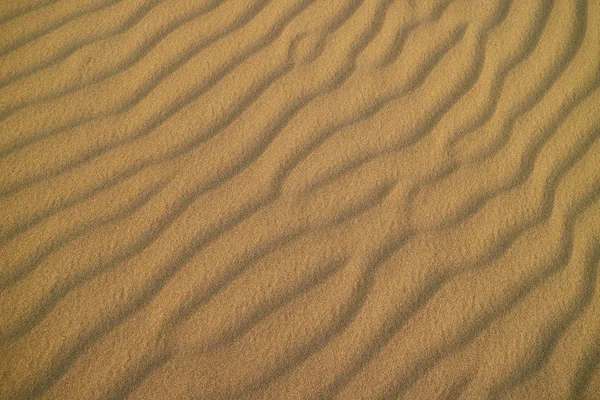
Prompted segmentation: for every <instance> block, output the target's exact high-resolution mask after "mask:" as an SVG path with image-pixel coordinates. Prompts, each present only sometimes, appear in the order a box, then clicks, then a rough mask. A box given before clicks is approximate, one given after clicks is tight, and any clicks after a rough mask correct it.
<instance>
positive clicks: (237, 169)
mask: <svg viewBox="0 0 600 400" xmlns="http://www.w3.org/2000/svg"><path fill="white" fill-rule="evenodd" d="M199 142H202V141H199ZM196 144H198V143H196ZM247 165H249V163H246V164H244V166H247ZM142 167H145V166H140V167H139V169H140V170H141V169H142ZM137 170H138V168H136V170H135V171H133V172H132V173H136V172H137ZM235 171H241V168H239V167H238V168H236V169H235ZM130 175H131V174H130V173H128V172H127V171H126V177H128V176H130ZM234 175H235V174H229V175H227V177H226V178H230V177H232V176H234ZM224 179H225V178H224ZM102 190H104V188H102ZM86 197H87V196H86ZM16 234H17V233H14V235H16Z"/></svg>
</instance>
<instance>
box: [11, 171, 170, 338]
mask: <svg viewBox="0 0 600 400" xmlns="http://www.w3.org/2000/svg"><path fill="white" fill-rule="evenodd" d="M171 180H172V177H170V178H166V179H162V180H159V181H158V183H157V184H154V185H149V186H148V187H146V188H145V190H142V191H141V193H140V195H139V196H138V197H137V198H133V199H129V202H128V204H125V205H124V206H122V207H121V208H120V209H119V210H117V211H116V212H113V213H112V214H109V215H104V216H101V217H100V218H96V219H95V220H92V221H88V222H86V224H85V225H84V226H82V227H79V228H75V229H72V230H71V231H70V232H67V233H65V234H63V235H61V236H60V237H59V238H58V240H55V241H54V242H53V243H50V244H47V245H46V246H43V248H42V249H41V250H38V251H37V252H36V253H35V254H34V255H33V256H32V257H31V258H30V259H28V260H25V261H23V262H22V263H20V265H21V266H20V267H19V268H17V269H16V270H17V272H15V273H13V274H12V275H11V276H10V277H9V278H8V279H5V280H4V281H0V293H2V292H4V291H5V290H6V289H8V288H9V287H11V286H13V285H15V284H16V283H17V282H19V281H21V280H23V279H24V278H25V277H26V276H27V275H29V274H30V273H31V272H33V270H35V269H37V267H38V266H39V265H40V263H41V262H43V261H44V260H46V259H47V258H48V257H49V256H50V255H52V254H54V253H55V252H56V251H58V250H59V249H62V248H64V247H65V246H67V245H68V244H69V243H71V242H73V241H74V240H76V239H77V238H79V237H81V236H83V235H86V234H88V233H90V232H93V231H94V230H96V229H99V228H102V227H104V226H106V225H108V224H110V223H112V222H114V221H118V220H119V219H122V218H124V217H127V216H129V215H131V214H134V213H135V212H136V211H138V210H139V209H140V208H142V207H143V206H144V205H145V204H147V203H148V202H149V201H150V200H152V199H153V198H154V197H156V196H157V195H158V194H159V193H160V192H162V190H163V189H164V188H165V187H166V186H167V185H168V184H169V182H170V181H171ZM3 335H4V333H0V344H1V343H2V337H3Z"/></svg>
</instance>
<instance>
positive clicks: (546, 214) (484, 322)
mask: <svg viewBox="0 0 600 400" xmlns="http://www.w3.org/2000/svg"><path fill="white" fill-rule="evenodd" d="M564 173H566V172H564V171H563V174H564ZM556 181H557V182H556V183H555V184H553V186H554V187H557V186H558V183H559V182H558V179H557V180H556ZM596 186H597V187H596V189H595V190H592V191H591V192H590V195H588V196H587V198H585V197H584V200H583V201H582V202H580V203H583V204H581V205H579V207H578V208H577V209H575V210H574V211H573V212H572V214H573V215H576V214H578V213H581V212H583V211H585V210H586V209H587V207H589V206H590V205H591V204H592V203H593V201H594V200H595V199H596V198H597V193H598V191H599V190H600V181H598V182H596ZM553 203H554V196H551V199H550V203H548V202H546V203H545V205H547V204H553ZM551 211H552V208H551V207H547V206H546V207H545V208H544V211H543V212H542V213H540V216H539V217H538V218H534V219H533V220H532V221H529V222H528V223H527V224H526V225H524V226H522V227H520V228H519V229H518V230H516V231H515V232H513V233H512V234H511V235H510V237H509V238H508V240H504V243H501V245H500V246H499V249H498V251H495V252H494V253H495V254H492V255H491V257H490V256H488V257H486V258H485V259H484V260H481V261H479V262H477V263H475V264H476V265H474V266H473V267H475V268H476V267H478V266H480V265H482V264H489V263H490V262H493V261H494V260H495V259H497V258H499V257H500V256H502V255H503V254H504V253H505V252H506V250H507V249H508V247H509V246H510V245H511V244H512V243H514V242H515V241H516V240H517V239H518V237H519V236H521V235H522V234H523V233H524V232H527V231H529V230H530V229H533V228H535V227H536V226H539V225H540V224H542V223H543V222H545V221H547V220H548V219H549V218H550V215H551ZM565 219H566V220H568V219H569V218H565ZM571 225H573V224H571ZM571 225H568V226H567V228H569V229H570V228H572V227H571ZM567 228H565V229H566V230H567V233H569V232H570V231H569V229H567ZM571 230H572V229H571ZM571 236H572V235H570V236H569V235H567V237H569V238H570V241H569V242H568V243H570V245H572V242H573V238H572V237H571ZM563 247H564V246H563ZM571 253H572V248H571V247H568V248H567V249H566V250H565V249H563V251H562V253H561V255H560V256H558V257H557V260H556V261H557V263H558V264H559V265H558V267H552V268H549V269H548V271H546V273H545V274H542V275H541V276H539V277H536V278H533V279H532V280H531V282H526V284H525V285H524V286H523V287H522V288H521V289H519V292H518V293H517V294H516V295H515V296H513V297H514V298H513V299H512V300H511V302H510V303H509V304H508V306H511V305H513V306H514V305H516V304H517V303H518V301H519V300H520V299H521V297H523V296H526V295H527V294H528V293H529V292H530V291H531V290H533V289H534V288H535V287H536V286H537V285H538V284H541V283H543V282H544V281H545V280H546V279H547V278H548V277H550V276H552V275H553V274H554V273H556V272H558V271H559V270H560V269H561V267H562V266H563V265H566V263H567V262H568V260H569V259H570V257H571ZM472 269H473V268H467V269H464V270H462V271H458V272H457V273H453V274H449V275H448V276H447V277H446V278H445V280H446V281H449V280H450V279H453V278H456V277H457V276H460V275H461V274H462V273H464V272H467V271H469V270H472ZM511 309H512V308H501V309H499V310H498V311H496V312H492V313H490V314H489V315H486V316H484V317H483V318H480V319H479V321H476V323H475V325H477V326H478V327H479V328H478V329H479V330H478V331H477V330H476V329H477V327H476V326H474V327H473V329H471V330H470V331H469V332H467V333H466V334H464V335H463V336H464V337H463V338H459V339H458V340H457V341H456V342H455V343H453V344H451V345H450V346H448V349H447V350H446V351H445V352H444V353H441V352H439V351H438V355H436V356H435V357H434V359H433V360H426V361H423V362H422V363H421V364H423V365H422V366H421V367H419V368H416V370H418V371H421V372H419V373H418V374H417V373H414V374H412V376H410V377H408V378H406V379H404V381H405V382H400V383H396V384H395V385H394V386H396V389H394V390H395V392H394V393H398V395H399V393H401V392H402V391H404V390H406V389H407V386H408V385H410V384H412V383H414V382H416V381H417V380H418V379H419V378H421V377H422V376H424V375H425V374H426V373H427V372H428V371H429V370H431V368H433V367H434V366H435V365H436V364H437V363H439V361H440V360H441V359H442V358H445V357H448V356H449V355H451V354H453V353H455V352H456V351H458V350H460V349H461V348H463V347H464V346H466V345H467V344H468V343H469V342H470V341H471V340H472V339H473V338H475V336H476V335H477V334H478V332H479V331H481V330H482V329H485V327H487V326H488V325H489V324H491V323H492V322H493V321H494V320H495V319H497V318H499V317H501V316H502V315H504V314H505V313H507V312H509V311H510V310H511Z"/></svg>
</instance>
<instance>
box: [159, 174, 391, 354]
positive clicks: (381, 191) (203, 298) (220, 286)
mask: <svg viewBox="0 0 600 400" xmlns="http://www.w3.org/2000/svg"><path fill="white" fill-rule="evenodd" d="M392 188H393V185H391V184H388V185H385V186H384V187H382V188H376V189H375V191H374V192H373V195H372V196H371V199H369V200H367V201H365V202H364V203H362V204H358V205H357V206H355V207H354V208H352V207H350V208H349V209H348V210H342V213H341V214H340V215H338V216H337V217H334V218H332V219H331V220H330V221H329V222H327V223H326V224H325V225H323V226H314V227H313V226H311V227H309V228H307V229H300V230H299V231H298V232H293V233H292V234H290V235H285V236H283V237H281V238H279V239H277V240H276V241H275V242H274V243H273V244H272V245H266V246H265V249H263V250H259V251H258V252H257V251H256V249H255V251H254V252H252V254H250V255H249V256H247V258H246V260H244V261H243V262H241V263H240V265H239V267H236V268H232V269H230V270H228V273H227V274H226V275H225V276H224V277H223V278H222V279H221V280H220V281H219V282H217V283H215V284H214V285H212V286H211V287H210V289H208V290H206V291H205V293H202V294H200V293H198V294H197V295H195V296H193V297H192V298H191V299H190V301H189V303H188V304H185V305H184V306H183V307H181V308H180V309H179V310H178V311H177V313H176V314H175V315H173V316H172V317H170V318H168V319H167V321H166V322H165V326H170V325H173V324H182V323H184V322H186V321H187V320H189V318H191V316H192V315H193V314H194V313H195V312H196V310H197V309H198V308H199V307H200V306H202V305H204V304H206V303H208V302H209V301H210V300H211V299H213V298H214V297H216V296H217V295H218V294H219V293H221V292H223V290H225V289H226V288H227V287H229V286H230V285H231V284H232V283H233V282H234V281H235V280H236V279H237V278H238V277H239V276H241V275H242V274H244V273H246V272H247V271H248V270H249V269H250V268H251V267H253V266H255V265H256V264H257V263H258V262H259V261H261V260H262V259H264V258H265V257H266V256H268V255H270V254H273V253H275V252H277V251H280V250H281V249H282V248H283V247H285V246H287V245H289V244H291V243H293V242H295V241H297V240H298V239H299V238H300V237H302V236H307V235H313V234H316V233H319V232H324V231H326V230H328V229H331V228H334V227H337V226H340V225H342V224H343V223H346V222H347V221H350V220H352V219H354V218H356V217H358V216H360V215H363V214H364V213H365V212H367V211H368V210H370V209H372V208H374V207H376V206H378V205H379V204H381V203H382V201H383V200H385V198H386V197H387V195H388V193H389V191H390V190H391V189H392ZM345 262H347V259H346V261H344V263H345ZM309 290H312V288H306V290H303V292H304V291H309ZM290 301H291V300H290ZM287 302H288V301H286V302H285V303H287ZM283 304H284V303H282V304H281V305H280V306H277V307H275V306H274V307H273V308H272V309H271V311H269V313H267V315H268V314H271V313H273V312H275V311H277V310H278V309H279V308H280V307H281V306H282V305H283ZM261 315H262V314H261ZM265 316H266V315H265ZM262 319H263V317H260V318H259V317H256V318H254V317H253V318H252V319H251V321H247V322H246V323H244V326H243V327H238V328H236V329H237V330H236V332H238V333H243V332H246V331H248V330H250V329H251V328H252V327H254V326H255V325H256V324H258V323H259V322H260V321H261V320H262ZM232 341H233V340H232ZM219 343H221V345H224V344H225V343H226V341H219ZM214 346H219V344H217V343H215V344H214ZM207 350H210V348H207Z"/></svg>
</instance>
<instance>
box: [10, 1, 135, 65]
mask: <svg viewBox="0 0 600 400" xmlns="http://www.w3.org/2000/svg"><path fill="white" fill-rule="evenodd" d="M122 1H125V0H107V1H106V3H100V4H97V5H94V6H91V8H89V9H87V10H81V11H78V12H75V13H74V14H71V15H69V16H67V17H65V18H63V19H62V20H59V21H57V22H56V23H54V24H53V25H50V26H49V27H46V28H44V29H42V30H41V31H38V32H36V33H33V34H32V35H29V36H28V37H25V38H21V39H19V40H17V41H16V42H15V43H13V44H12V45H9V46H8V47H6V48H5V49H1V50H0V57H3V56H5V55H7V54H9V53H11V52H13V51H15V50H17V49H18V48H21V47H23V46H24V45H26V44H28V43H30V42H32V41H34V40H35V39H37V38H40V37H42V36H44V35H47V34H48V33H50V32H53V31H55V30H57V29H59V28H61V27H62V26H64V25H66V24H68V23H69V22H71V21H74V20H76V19H79V18H81V17H83V16H85V15H89V14H93V13H95V12H97V11H100V10H103V9H105V8H108V7H110V6H112V5H115V4H117V3H120V2H122Z"/></svg>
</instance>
